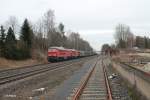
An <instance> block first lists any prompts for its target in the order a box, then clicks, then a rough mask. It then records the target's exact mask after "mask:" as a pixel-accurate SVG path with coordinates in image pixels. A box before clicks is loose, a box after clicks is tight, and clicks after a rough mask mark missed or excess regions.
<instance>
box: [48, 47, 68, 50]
mask: <svg viewBox="0 0 150 100" xmlns="http://www.w3.org/2000/svg"><path fill="white" fill-rule="evenodd" d="M48 49H58V50H66V49H65V48H64V47H49V48H48Z"/></svg>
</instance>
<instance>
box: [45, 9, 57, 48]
mask: <svg viewBox="0 0 150 100" xmlns="http://www.w3.org/2000/svg"><path fill="white" fill-rule="evenodd" d="M43 22H44V32H45V33H46V34H47V38H48V46H51V43H52V33H54V32H55V15H54V11H53V10H48V11H47V12H46V13H45V14H44V17H43Z"/></svg>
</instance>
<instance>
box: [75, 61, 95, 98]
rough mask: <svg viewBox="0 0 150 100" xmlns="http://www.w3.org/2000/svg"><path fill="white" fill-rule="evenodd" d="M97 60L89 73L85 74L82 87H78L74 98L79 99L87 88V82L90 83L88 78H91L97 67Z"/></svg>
mask: <svg viewBox="0 0 150 100" xmlns="http://www.w3.org/2000/svg"><path fill="white" fill-rule="evenodd" d="M96 64H97V61H96V63H95V65H94V67H92V68H91V69H90V70H89V71H88V73H87V74H86V75H85V80H84V81H83V83H82V84H81V85H80V87H79V88H78V89H77V91H76V92H75V95H74V96H73V98H72V100H78V99H79V97H80V95H81V93H82V92H83V89H84V88H85V86H86V84H87V83H88V80H89V79H90V77H91V75H92V73H93V71H94V69H95V67H96Z"/></svg>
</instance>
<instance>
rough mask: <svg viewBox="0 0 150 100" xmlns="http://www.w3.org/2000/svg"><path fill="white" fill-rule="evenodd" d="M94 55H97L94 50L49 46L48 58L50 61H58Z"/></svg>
mask: <svg viewBox="0 0 150 100" xmlns="http://www.w3.org/2000/svg"><path fill="white" fill-rule="evenodd" d="M92 55H95V53H94V52H93V51H79V50H75V49H66V48H64V47H49V48H48V53H47V60H48V62H58V61H65V60H70V59H76V58H81V57H87V56H92Z"/></svg>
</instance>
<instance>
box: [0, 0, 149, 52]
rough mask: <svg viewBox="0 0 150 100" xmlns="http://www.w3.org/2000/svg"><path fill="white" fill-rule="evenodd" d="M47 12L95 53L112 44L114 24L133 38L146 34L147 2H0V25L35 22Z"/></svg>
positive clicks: (91, 0) (118, 0)
mask: <svg viewBox="0 0 150 100" xmlns="http://www.w3.org/2000/svg"><path fill="white" fill-rule="evenodd" d="M48 9H52V10H54V11H55V16H56V22H57V23H59V22H63V23H64V24H65V27H66V30H72V31H75V32H79V33H80V34H81V37H82V38H84V39H85V40H87V41H89V42H90V44H91V45H92V47H93V48H94V49H96V50H99V49H100V46H101V45H102V44H103V43H112V42H114V39H113V34H114V31H115V30H114V29H115V26H116V25H117V24H118V23H123V24H127V25H129V26H130V27H131V31H132V32H133V33H134V34H135V35H147V36H148V35H149V34H150V12H149V10H150V0H0V24H2V23H4V22H5V21H6V20H7V19H8V17H9V16H16V17H17V18H18V19H19V21H20V22H23V20H24V18H28V19H29V20H30V21H31V22H36V21H37V20H38V19H39V18H40V17H41V16H42V15H43V14H44V13H45V12H46V11H47V10H48Z"/></svg>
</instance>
